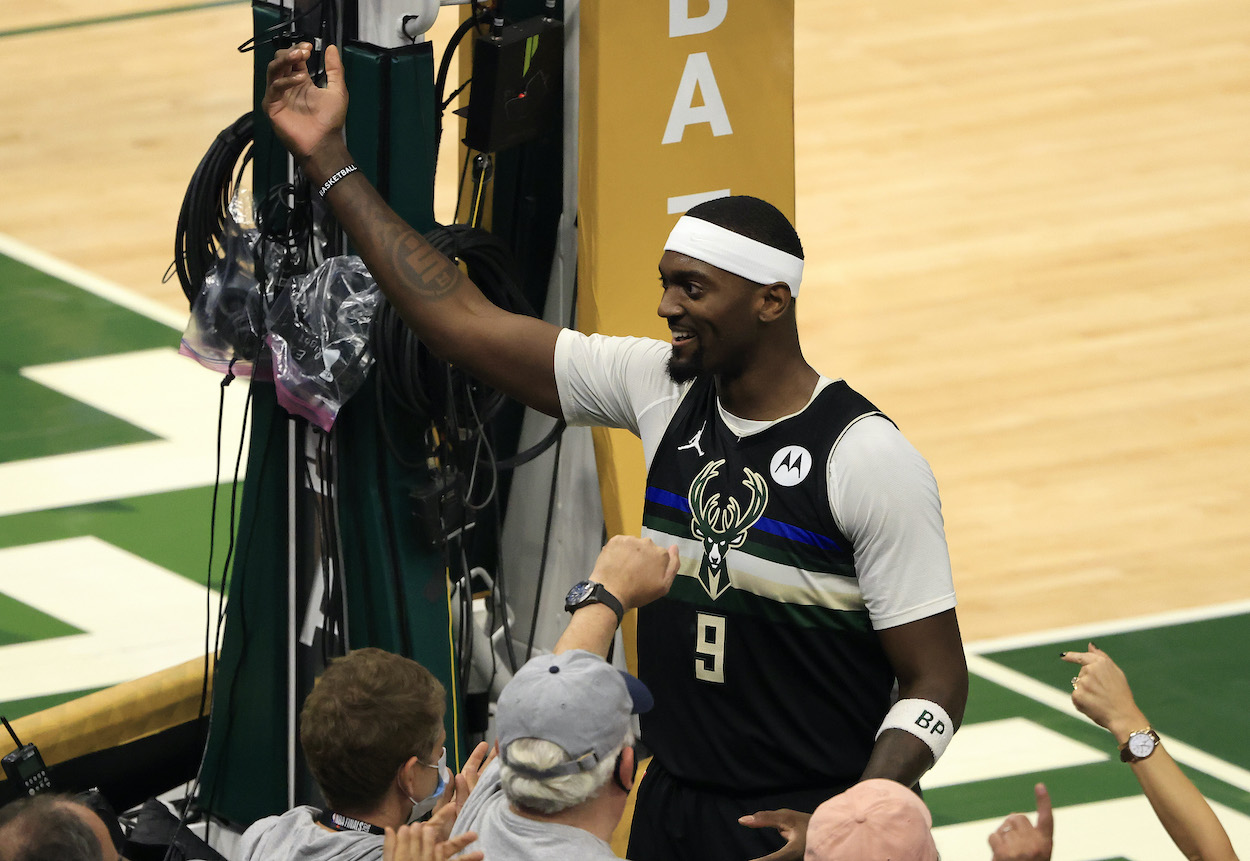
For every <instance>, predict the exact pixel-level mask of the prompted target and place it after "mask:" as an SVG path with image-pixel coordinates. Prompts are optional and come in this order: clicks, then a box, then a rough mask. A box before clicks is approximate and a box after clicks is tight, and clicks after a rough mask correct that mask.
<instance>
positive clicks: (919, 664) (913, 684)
mask: <svg viewBox="0 0 1250 861" xmlns="http://www.w3.org/2000/svg"><path fill="white" fill-rule="evenodd" d="M877 634H878V636H880V638H881V645H882V646H883V647H884V648H885V653H886V656H887V657H888V658H889V659H890V664H891V666H893V668H894V675H895V676H896V677H897V678H898V689H899V692H898V696H899V700H905V699H921V700H929V701H931V702H935V703H937V704H938V705H940V706H941V707H942V708H943V709H945V710H946V713H947V715H949V716H950V719H951V721H952V724H953V725H952V726H951V727H949V732H951V733H954V731H955V730H956V729H958V728H959V724H960V723H961V722H962V721H963V719H964V707H965V706H966V705H967V703H968V663H967V660H966V659H965V658H964V646H963V640H962V639H961V638H960V636H959V622H958V620H957V619H956V618H955V611H954V610H947V611H945V612H943V613H938V614H937V615H936V616H930V617H929V618H927V619H920V620H918V621H915V622H909V623H908V624H906V625H899V626H898V627H895V628H885V629H883V630H881V631H878V632H877ZM932 766H933V752H932V751H931V750H930V749H929V746H928V745H926V744H925V743H924V742H923V741H921V740H920V738H919V737H917V736H916V735H913V734H912V733H910V732H906V731H904V730H901V729H887V730H886V731H885V732H884V733H882V734H881V736H880V738H878V739H877V743H876V745H875V746H874V747H873V749H872V756H871V757H869V759H868V765H867V766H866V767H865V768H864V773H863V775H862V776H861V778H860V779H861V780H867V779H868V778H870V777H886V778H889V779H890V780H897V781H898V782H899V783H901V784H903V785H904V786H913V785H914V784H915V783H916V781H918V780H919V779H920V776H921V775H922V774H924V773H925V772H926V771H928V770H929V768H931V767H932Z"/></svg>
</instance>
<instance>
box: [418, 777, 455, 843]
mask: <svg viewBox="0 0 1250 861" xmlns="http://www.w3.org/2000/svg"><path fill="white" fill-rule="evenodd" d="M459 815H460V805H459V804H457V803H456V802H455V801H452V800H451V796H450V794H449V793H448V792H447V790H445V789H444V790H443V795H442V797H441V798H439V800H438V804H436V805H435V806H434V810H433V812H432V813H430V818H429V819H427V820H425V827H426V828H430V829H433V832H434V834H435V836H436V837H437V838H438V840H440V841H442V840H447V839H448V838H449V837H451V829H452V827H453V826H454V825H455V824H456V817H457V816H459Z"/></svg>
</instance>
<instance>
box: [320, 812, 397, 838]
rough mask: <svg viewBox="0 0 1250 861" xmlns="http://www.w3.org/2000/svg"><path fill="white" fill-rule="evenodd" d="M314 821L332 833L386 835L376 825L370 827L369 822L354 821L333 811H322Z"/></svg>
mask: <svg viewBox="0 0 1250 861" xmlns="http://www.w3.org/2000/svg"><path fill="white" fill-rule="evenodd" d="M313 821H315V822H316V823H317V824H318V825H322V826H325V827H326V828H329V829H330V830H331V831H359V832H360V833H362V834H385V833H386V831H385V830H384V829H382V828H379V827H378V826H376V825H370V824H369V823H368V822H362V821H361V820H359V819H352V818H351V817H350V816H344V815H343V814H341V813H335V812H334V811H333V810H323V811H321V813H319V814H318V815H317V818H316V819H315V820H313Z"/></svg>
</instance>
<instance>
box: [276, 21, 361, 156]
mask: <svg viewBox="0 0 1250 861" xmlns="http://www.w3.org/2000/svg"><path fill="white" fill-rule="evenodd" d="M311 52H312V45H310V44H309V43H307V42H300V43H299V44H297V45H293V46H291V47H290V48H284V49H281V50H279V51H278V52H277V53H276V54H275V55H274V58H273V60H272V61H271V62H270V63H269V67H268V70H267V72H266V85H265V98H264V99H263V100H262V102H261V106H262V107H264V109H265V113H266V114H268V115H269V121H270V122H271V123H272V124H273V130H274V133H275V134H277V136H278V140H280V141H282V145H283V146H285V147H286V148H287V149H288V150H289V151H290V152H291V154H292V155H293V156H295V158H296V159H297V160H300V159H303V158H305V157H307V156H308V155H310V154H311V153H312V151H313V150H314V149H316V148H317V146H318V145H319V144H321V143H322V142H323V141H326V140H331V139H334V140H338V139H340V136H341V133H342V130H343V123H344V121H345V120H346V118H347V86H346V84H344V83H343V61H342V60H341V59H339V51H338V48H336V47H335V46H334V45H329V46H328V47H327V48H326V51H325V71H326V86H325V87H324V88H322V87H318V86H317V85H316V84H315V83H313V80H312V78H311V77H310V76H309V74H308V57H309V55H310V54H311Z"/></svg>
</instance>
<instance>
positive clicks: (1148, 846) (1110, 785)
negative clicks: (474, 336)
mask: <svg viewBox="0 0 1250 861" xmlns="http://www.w3.org/2000/svg"><path fill="white" fill-rule="evenodd" d="M0 303H2V304H3V307H5V309H6V320H7V323H8V325H7V326H6V337H5V338H4V339H3V341H0V398H2V399H3V402H4V403H5V405H6V406H5V413H4V421H3V424H2V425H0V486H3V487H4V491H5V494H6V495H8V496H10V497H16V498H19V499H20V498H22V497H23V496H25V495H28V494H31V493H33V492H34V491H35V490H36V489H37V488H32V487H27V486H20V485H15V484H14V483H13V482H15V481H16V479H15V478H14V476H18V475H19V474H25V473H18V472H16V471H15V470H17V469H18V468H19V467H23V466H24V465H29V464H30V463H32V462H37V463H43V464H54V463H57V462H59V461H57V458H61V457H63V456H66V455H73V454H81V453H84V452H95V453H98V454H100V455H101V456H102V457H106V458H107V457H108V456H110V453H111V452H114V451H117V452H121V451H124V450H126V449H127V447H133V446H135V445H139V444H144V443H152V442H157V441H159V439H158V437H156V436H155V435H153V434H152V433H151V432H149V431H146V430H144V429H142V428H140V427H138V426H136V425H134V424H132V423H131V422H128V421H126V420H124V419H122V418H119V417H118V416H116V415H113V414H111V413H110V412H108V411H107V410H103V409H100V408H97V407H93V406H90V405H88V404H86V403H82V402H80V401H79V400H77V399H75V398H73V397H70V396H68V395H66V394H63V393H61V392H58V391H55V390H53V389H52V388H49V387H46V386H44V385H42V384H40V383H39V382H36V381H35V380H34V379H31V378H30V377H28V376H24V375H23V369H28V368H31V367H34V366H46V365H54V364H57V363H65V362H80V361H81V362H90V361H92V360H95V359H99V358H100V357H116V356H118V355H121V354H131V353H134V354H139V353H140V351H152V350H154V348H165V349H167V350H172V349H173V348H175V347H176V345H177V342H178V333H177V332H176V331H174V330H173V329H171V328H169V327H168V326H166V325H164V324H162V323H158V322H155V321H153V320H151V319H148V318H146V317H144V316H142V315H141V314H138V313H136V312H134V311H130V310H127V309H125V308H122V307H120V306H118V305H116V304H114V303H112V302H110V301H108V300H106V299H104V298H101V297H100V296H98V295H95V294H93V293H92V292H89V291H88V290H85V289H82V288H80V287H79V286H75V285H74V284H70V283H67V282H65V281H62V280H59V279H57V278H55V277H53V276H51V275H48V274H46V273H45V272H42V271H40V270H39V269H37V268H35V267H33V266H31V265H28V264H26V263H23V262H20V261H18V260H15V259H11V258H7V257H3V256H0ZM182 361H187V362H189V361H190V360H182ZM116 384H117V385H118V386H119V387H124V386H134V385H136V383H135V381H134V380H120V379H119V380H117V381H116ZM210 391H211V387H210ZM161 397H162V393H161V392H160V391H152V392H151V394H150V400H151V402H152V403H154V404H156V405H158V406H157V408H159V405H160V403H161ZM215 408H216V404H215V403H211V404H209V405H208V410H209V412H208V415H210V416H211V415H212V414H213V412H212V411H213V410H215ZM237 445H238V437H237V428H236V429H235V431H234V432H233V433H231V434H228V435H227V436H226V438H224V439H223V440H222V463H223V470H224V471H225V472H226V473H227V476H226V477H227V478H228V473H229V471H230V469H231V468H232V464H233V458H234V453H235V450H236V448H235V447H236V446H237ZM202 456H203V458H204V459H205V461H206V462H208V463H210V464H211V463H212V458H213V457H214V456H215V452H214V451H212V450H211V449H210V448H208V447H206V448H205V450H204V451H203V452H202ZM102 462H103V461H102ZM50 474H51V473H50ZM74 478H75V480H77V479H78V478H79V477H77V476H75V477H74ZM80 478H81V481H82V482H83V483H84V484H88V483H90V481H91V480H92V476H89V475H82V476H81V477H80ZM71 483H72V482H71ZM229 491H230V488H229V484H228V482H227V483H225V484H223V490H222V493H221V494H220V498H219V499H218V503H217V520H218V533H217V537H216V547H215V551H214V552H215V556H214V563H213V568H214V570H213V571H212V572H211V576H212V577H213V580H214V585H216V586H218V587H219V586H220V583H221V578H222V570H221V568H222V563H223V560H224V558H225V549H226V544H227V542H228V534H227V532H226V531H225V527H224V524H226V523H228V522H229V515H230V492H229ZM84 498H85V497H84ZM212 499H213V487H212V485H211V483H200V484H198V485H194V486H186V487H180V488H177V489H173V490H165V491H162V492H154V493H144V494H132V495H127V496H122V497H121V498H103V497H99V496H97V497H95V498H92V499H91V500H90V501H83V502H79V503H75V504H66V505H58V506H54V507H51V508H46V509H39V510H20V511H19V510H10V511H9V513H4V514H0V714H4V715H5V716H6V717H8V718H9V719H13V718H16V717H20V716H22V715H25V714H29V713H31V712H34V711H37V710H40V709H42V708H46V707H48V706H50V705H53V704H56V703H58V702H63V701H65V700H68V699H72V698H74V697H77V696H81V695H83V694H85V693H88V692H91V691H93V690H96V689H99V688H101V687H105V686H107V685H108V684H112V683H115V681H117V680H119V679H104V678H99V679H94V678H91V677H85V676H84V675H82V674H81V673H78V674H75V673H74V672H71V671H72V670H76V669H80V668H77V667H75V666H74V664H75V662H74V661H73V660H72V659H69V658H66V657H65V656H66V655H69V654H72V653H71V652H70V651H67V650H62V651H58V649H59V648H60V647H61V645H64V644H69V643H73V642H74V641H75V639H74V638H83V637H90V636H97V637H102V638H103V639H101V641H100V642H101V643H102V644H115V643H118V642H123V641H122V640H118V639H117V638H118V637H138V638H140V640H141V639H142V635H143V633H144V632H143V628H144V627H145V626H144V625H143V624H135V623H133V622H128V623H126V625H125V626H124V627H125V629H126V630H123V631H113V630H112V629H111V628H110V627H109V625H110V619H113V618H116V617H119V616H124V615H125V611H126V608H127V607H128V606H129V605H130V604H132V603H133V602H134V597H135V596H134V592H133V590H134V589H145V588H148V586H144V585H142V584H148V585H149V586H151V585H153V584H155V585H163V586H170V585H174V586H176V588H175V589H174V590H173V593H171V594H172V595H173V597H171V598H169V599H168V600H169V601H172V602H175V603H176V604H177V606H176V607H175V606H174V605H173V604H171V605H170V607H171V609H169V610H168V611H162V612H174V611H176V612H179V613H185V614H186V616H185V618H186V619H187V620H188V621H187V622H186V624H185V626H184V627H185V628H187V634H188V641H187V642H184V643H182V644H181V646H180V648H183V649H184V650H185V649H191V650H192V652H191V653H192V654H195V652H194V648H195V645H196V639H197V638H198V642H199V643H200V644H202V642H203V632H204V618H205V617H204V596H205V593H204V588H203V586H204V584H205V582H206V580H207V578H208V577H209V576H210V572H209V565H208V559H209V556H208V553H209V544H210V539H211V537H212V536H210V528H209V523H210V514H211V506H212ZM45 559H46V560H48V562H47V563H46V565H45V563H44V562H42V561H41V560H45ZM66 560H71V562H69V563H67V562H66ZM66 564H72V565H73V566H74V567H75V569H76V570H75V571H72V572H69V574H70V575H72V577H71V579H70V580H68V581H66V582H69V583H71V584H72V583H74V582H77V583H80V584H82V585H83V587H84V588H85V587H86V586H89V585H94V586H99V585H100V584H99V583H97V582H96V580H97V579H98V577H97V574H98V576H99V577H106V576H107V577H116V578H121V580H119V582H124V583H134V584H140V585H137V586H118V587H117V588H116V589H114V590H111V591H110V590H108V589H106V590H105V592H107V593H108V594H111V595H112V599H111V600H113V601H114V602H116V603H115V604H114V605H112V606H108V605H107V602H100V601H97V600H95V599H91V600H87V599H84V598H83V597H82V596H81V595H78V594H77V592H78V591H79V590H78V589H76V588H74V587H73V586H70V587H61V588H62V591H61V593H59V594H56V595H54V596H53V598H55V599H56V600H50V599H49V598H48V594H47V590H46V589H45V590H41V588H40V584H41V582H42V581H43V580H44V579H45V578H48V577H54V576H68V575H66V572H64V571H61V570H59V569H58V568H57V567H55V566H64V565H66ZM100 572H108V573H100ZM73 577H76V578H78V579H77V580H74V579H72V578H73ZM125 578H134V579H133V580H127V579H125ZM171 578H172V580H173V581H176V582H175V583H173V584H171V583H170V582H169V581H170V579H171ZM105 585H106V586H107V585H108V584H105ZM180 589H182V590H185V591H178V590H180ZM184 605H185V606H184ZM1208 615H1211V614H1208ZM1134 627H1136V628H1141V629H1134V630H1130V629H1129V628H1134ZM109 638H112V639H109ZM1095 641H1096V642H1097V643H1098V645H1099V646H1100V647H1101V648H1103V649H1105V650H1107V651H1108V652H1109V653H1110V654H1111V655H1112V656H1113V657H1114V658H1115V659H1116V661H1117V662H1118V663H1119V664H1120V665H1121V666H1122V667H1123V668H1124V670H1125V671H1126V673H1127V674H1128V677H1129V679H1130V681H1131V682H1132V684H1133V687H1134V691H1135V693H1136V696H1137V699H1138V703H1139V705H1140V706H1141V707H1142V709H1143V711H1144V712H1145V713H1146V714H1147V715H1149V716H1150V718H1151V720H1152V722H1153V725H1154V726H1155V728H1156V729H1158V730H1159V731H1160V732H1161V733H1162V734H1163V735H1164V736H1165V739H1174V740H1175V741H1176V743H1177V745H1178V747H1177V752H1176V753H1174V755H1175V756H1176V758H1177V760H1178V761H1181V762H1182V763H1183V764H1184V763H1185V762H1187V761H1190V762H1191V764H1188V765H1184V767H1185V769H1186V771H1187V773H1189V774H1190V775H1191V776H1192V778H1193V780H1194V782H1195V784H1197V786H1198V787H1199V788H1200V789H1201V790H1202V792H1203V793H1204V794H1205V795H1206V796H1207V797H1208V798H1209V799H1211V800H1212V801H1213V802H1214V803H1215V804H1216V809H1217V812H1218V813H1219V814H1220V816H1221V818H1222V819H1223V820H1224V821H1225V826H1226V827H1227V828H1228V830H1229V832H1230V834H1231V835H1232V836H1233V841H1234V844H1235V845H1241V846H1242V847H1243V851H1250V744H1247V743H1246V741H1245V732H1246V729H1247V725H1248V722H1247V719H1246V714H1247V710H1248V709H1250V675H1248V674H1247V672H1246V657H1245V656H1246V644H1247V643H1250V613H1247V612H1245V611H1240V612H1231V611H1230V614H1229V615H1225V616H1217V617H1216V618H1199V617H1198V616H1195V618H1194V620H1192V621H1187V622H1184V623H1180V624H1167V625H1160V626H1153V627H1142V626H1140V625H1137V626H1131V625H1125V626H1122V630H1121V629H1117V628H1116V626H1113V625H1109V626H1108V629H1107V631H1106V632H1105V633H1099V634H1096V636H1095ZM125 642H129V641H125ZM1035 642H1036V644H1035V645H1029V646H1027V647H1020V648H1012V649H1010V650H1005V651H994V652H986V651H983V650H978V649H977V648H975V644H974V647H973V648H972V649H971V650H970V651H971V652H972V653H973V654H974V656H975V657H976V661H974V675H973V677H972V688H971V697H970V701H969V706H968V712H967V717H966V719H965V723H964V728H963V730H962V731H961V732H960V733H959V734H958V735H957V736H956V739H955V742H954V744H953V745H952V749H951V751H950V752H948V756H947V757H946V758H944V760H943V763H941V764H940V766H939V768H940V769H941V768H947V771H946V772H945V773H943V774H942V775H941V777H938V775H939V772H938V771H936V770H935V772H934V778H935V779H934V780H933V781H932V782H930V783H929V784H928V787H927V788H926V790H925V800H926V802H927V803H928V804H929V806H930V808H931V810H932V811H933V816H934V822H935V825H936V826H938V827H939V832H938V834H939V837H940V840H939V846H940V848H942V849H943V852H944V857H946V858H948V859H950V858H988V857H989V850H988V847H987V846H986V844H985V839H986V837H987V835H988V833H989V831H990V829H991V827H992V825H993V823H992V822H989V821H990V820H998V819H1001V818H1002V817H1003V816H1005V815H1007V814H1008V813H1010V812H1012V811H1030V812H1031V811H1032V810H1033V785H1034V784H1035V783H1036V782H1038V781H1043V782H1045V783H1046V784H1047V786H1048V787H1049V789H1050V793H1051V797H1052V799H1053V801H1054V803H1055V805H1056V806H1057V811H1058V812H1057V823H1058V826H1057V827H1058V829H1059V831H1058V837H1057V840H1056V854H1055V856H1054V857H1055V858H1056V859H1059V861H1062V859H1080V861H1097V859H1107V861H1110V859H1117V858H1118V859H1127V861H1148V859H1153V858H1177V857H1180V856H1179V853H1178V852H1177V851H1176V850H1175V849H1174V848H1173V847H1172V845H1171V843H1170V842H1169V841H1168V840H1167V838H1166V835H1164V834H1163V832H1162V830H1161V828H1159V826H1158V824H1157V822H1153V821H1152V819H1153V817H1152V816H1151V814H1150V811H1149V808H1148V807H1143V806H1142V805H1144V804H1145V802H1144V799H1142V798H1141V795H1140V790H1139V788H1138V786H1137V784H1136V782H1135V780H1134V779H1133V776H1132V773H1131V771H1130V770H1129V769H1128V767H1127V766H1125V765H1124V764H1122V763H1120V762H1119V760H1118V757H1117V756H1116V755H1115V754H1116V750H1115V745H1114V743H1113V741H1112V739H1111V737H1110V735H1109V734H1108V733H1106V732H1104V731H1103V730H1101V729H1099V728H1098V727H1096V726H1094V725H1093V724H1091V723H1089V722H1088V721H1085V720H1084V719H1082V718H1080V717H1078V716H1077V715H1076V714H1075V713H1073V712H1072V711H1071V710H1070V709H1068V710H1065V702H1066V701H1067V699H1068V695H1069V694H1070V690H1071V689H1070V681H1069V680H1070V678H1071V677H1072V676H1073V675H1074V674H1075V667H1074V666H1073V665H1070V664H1067V663H1064V662H1063V661H1061V660H1060V658H1059V653H1060V652H1061V651H1063V650H1065V649H1082V648H1084V646H1085V643H1084V642H1083V641H1066V640H1054V641H1053V642H1052V641H1050V639H1048V638H1046V637H1045V636H1041V635H1039V636H1038V637H1037V638H1036V640H1035ZM58 644H60V645H58ZM141 644H142V643H141ZM142 645H144V648H149V647H151V648H154V649H156V648H158V647H163V646H160V644H155V645H154V644H142ZM18 646H22V647H23V648H25V649H32V650H33V649H38V650H39V652H38V654H39V655H42V656H43V657H42V658H41V659H40V660H42V661H43V663H42V664H40V665H39V666H37V667H35V668H34V669H33V670H32V669H31V668H30V667H27V666H26V662H28V661H29V658H28V657H27V653H26V652H22V653H21V654H20V655H19V653H18V651H17V650H15V648H14V647H18ZM100 648H101V649H105V648H113V646H108V645H101V647H100ZM200 648H201V651H200V652H199V654H202V645H201V647H200ZM154 654H155V655H156V657H154V658H152V660H153V661H154V662H156V666H159V665H160V664H159V655H160V653H159V651H157V652H155V653H154ZM185 659H186V658H182V659H180V660H185ZM175 662H176V661H172V660H171V661H170V663H171V664H172V663H175ZM978 667H980V668H981V674H977V672H975V671H976V670H977V668H978ZM987 668H988V669H987ZM991 670H992V672H991ZM117 672H124V668H123V669H120V670H117ZM62 676H63V678H62ZM1039 683H1040V684H1039ZM58 685H59V687H58ZM35 741H36V742H37V741H38V740H37V739H36V740H35ZM965 742H966V743H965ZM961 744H963V747H962V748H961V749H960V750H959V752H958V754H956V751H955V749H956V746H958V745H961ZM1180 745H1184V746H1185V747H1184V749H1183V750H1182V749H1181V747H1180ZM1182 754H1184V756H1183V755H1182ZM947 760H950V762H948V761H947ZM1192 763H1198V766H1200V767H1195V766H1194V765H1193V764H1192ZM1126 823H1127V824H1126ZM1139 826H1140V827H1141V829H1142V830H1141V836H1140V839H1137V838H1135V839H1134V840H1132V841H1129V842H1127V843H1124V842H1120V843H1114V844H1112V843H1106V842H1105V840H1104V839H1103V838H1105V837H1108V836H1116V835H1119V834H1121V833H1122V832H1133V831H1135V830H1136V829H1137V828H1138V827H1139ZM1151 826H1153V830H1152V827H1151ZM1117 839H1118V838H1117ZM1100 841H1101V842H1100Z"/></svg>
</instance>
